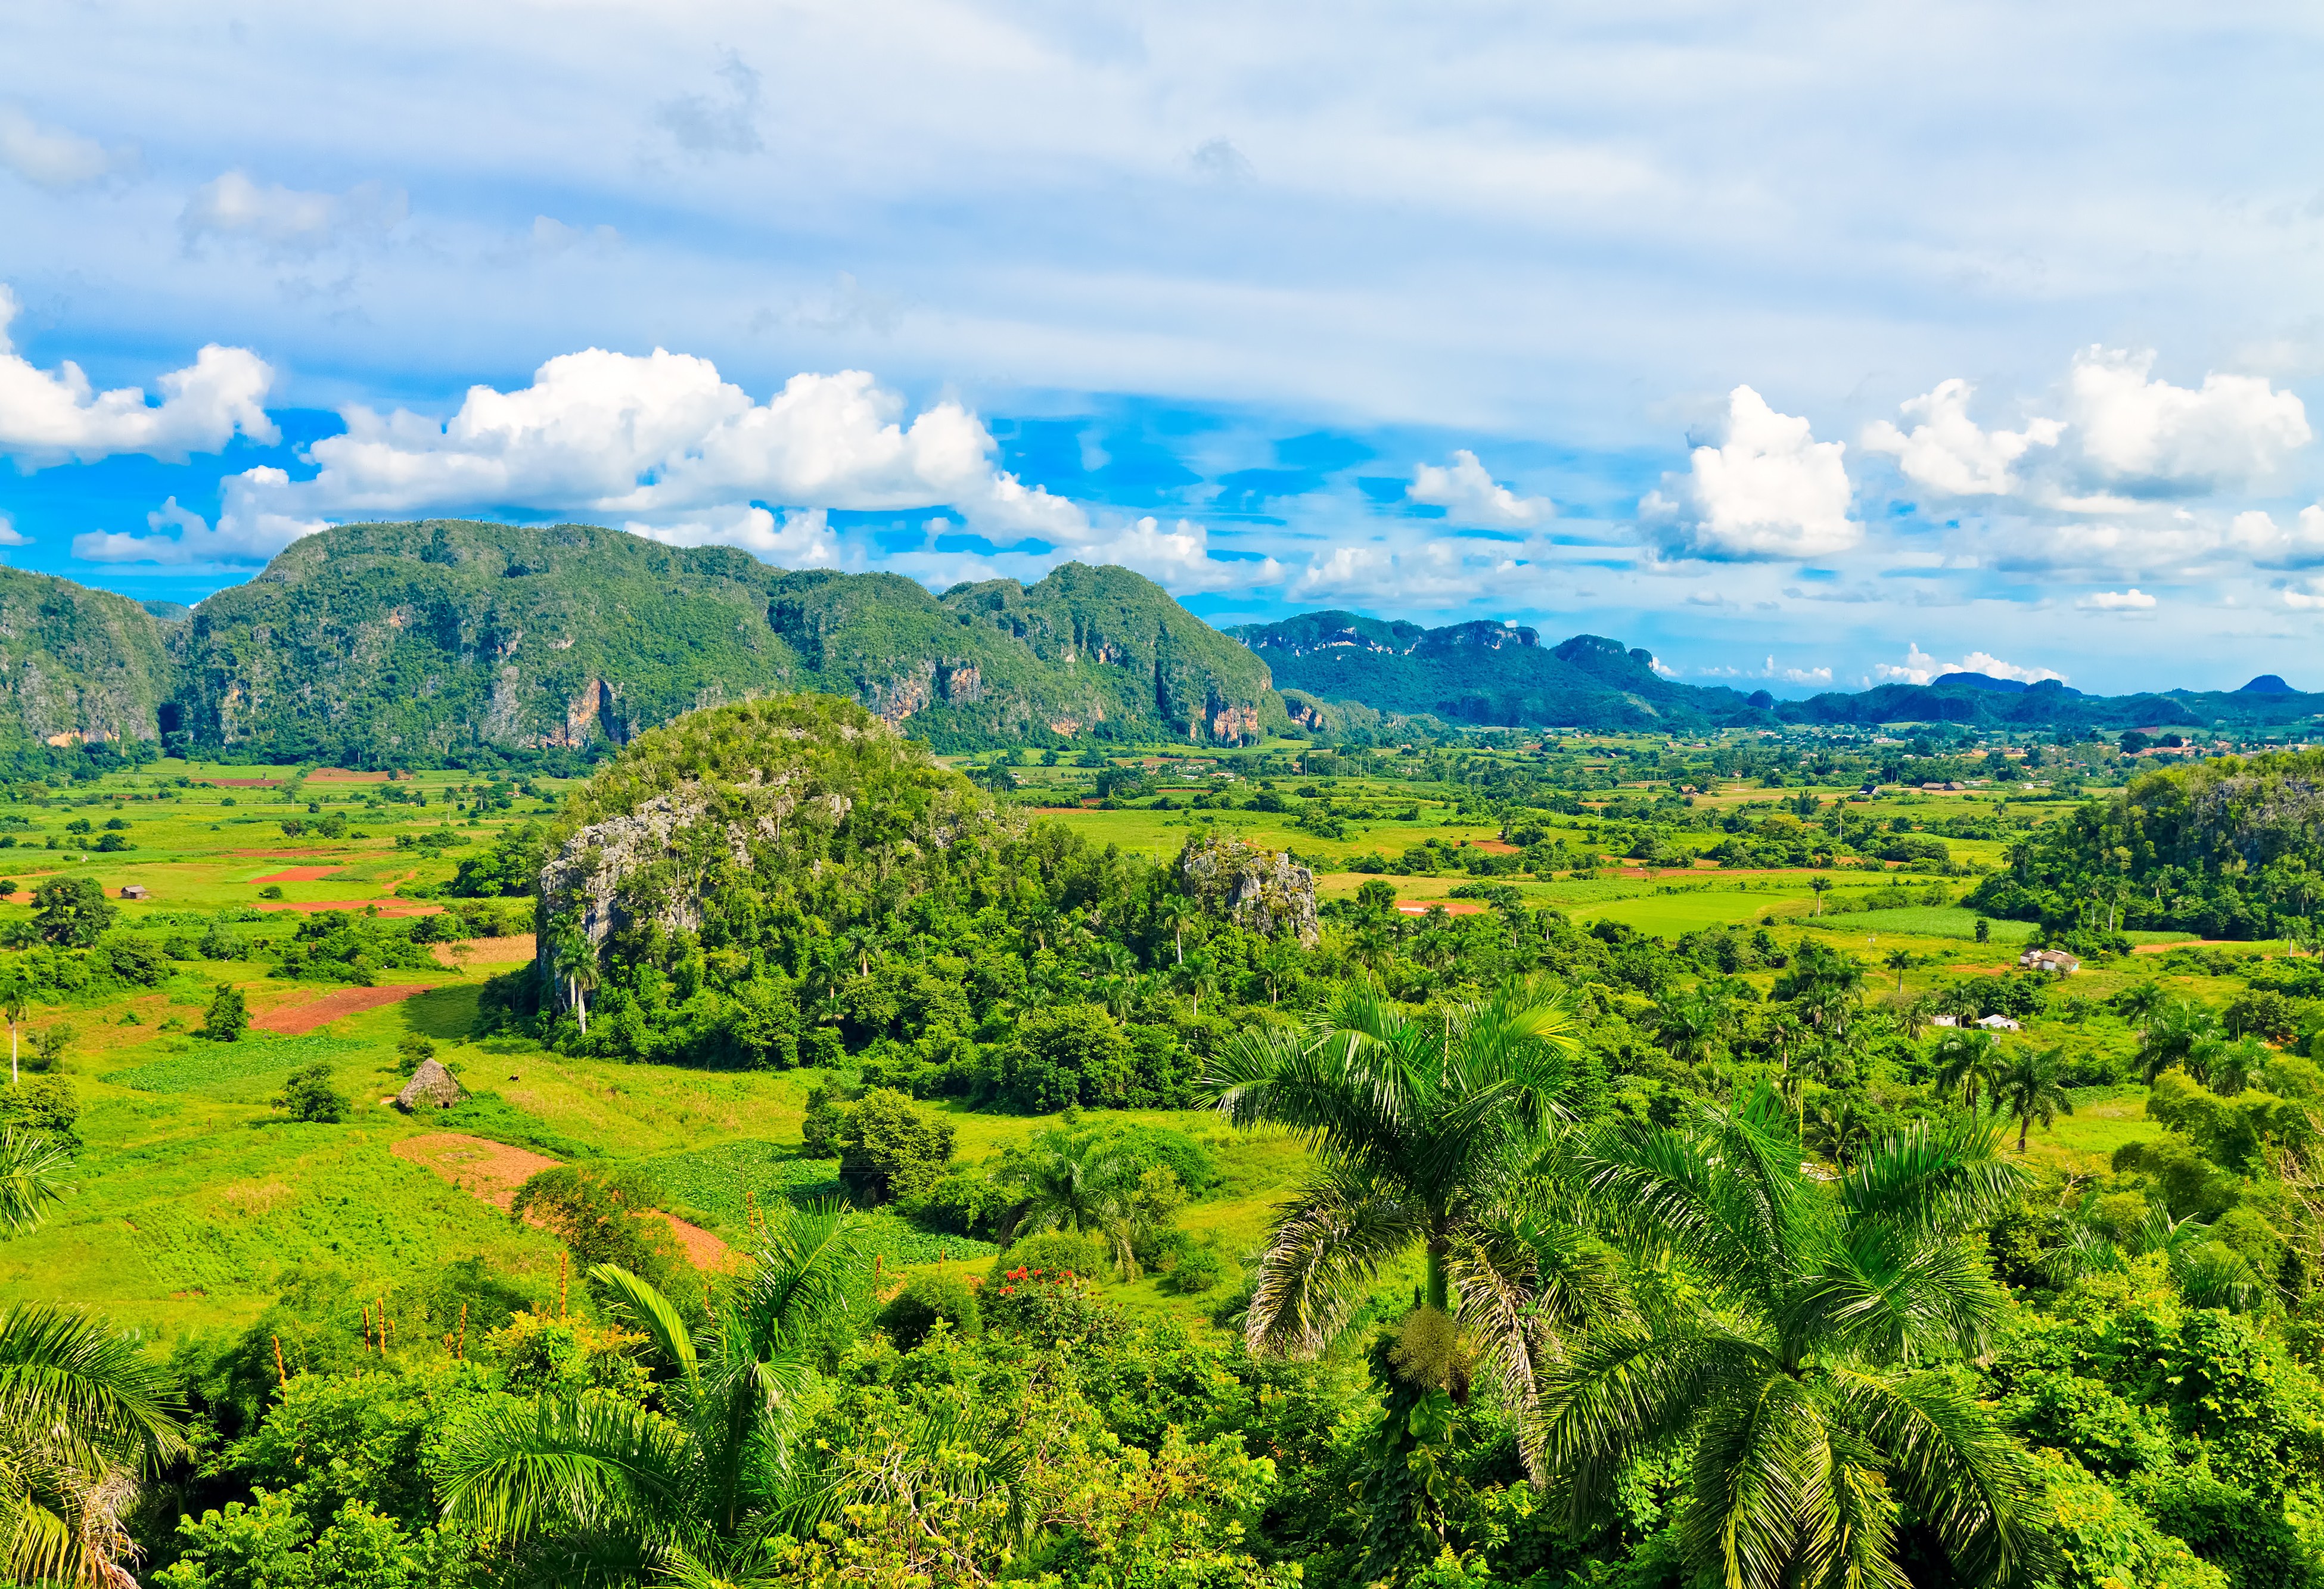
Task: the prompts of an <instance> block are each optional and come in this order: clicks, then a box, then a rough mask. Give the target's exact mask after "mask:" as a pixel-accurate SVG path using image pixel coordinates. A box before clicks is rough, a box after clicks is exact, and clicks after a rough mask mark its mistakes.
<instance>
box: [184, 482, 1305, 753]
mask: <svg viewBox="0 0 2324 1589" xmlns="http://www.w3.org/2000/svg"><path fill="white" fill-rule="evenodd" d="M148 623H149V626H150V625H151V620H148ZM170 643H171V647H172V648H173V649H174V650H175V653H176V656H177V659H178V661H179V664H180V687H179V690H178V693H177V695H176V699H175V705H176V707H177V708H178V711H177V713H176V716H177V720H178V721H177V724H176V726H179V727H182V728H183V729H184V730H187V731H188V732H189V733H190V735H191V736H192V739H193V742H194V743H196V744H198V745H202V746H215V747H218V748H221V749H231V750H234V751H235V752H237V753H242V754H256V755H260V756H263V757H270V758H274V759H278V760H306V759H315V760H327V761H337V762H343V763H347V764H350V765H353V764H357V763H362V764H366V765H372V766H377V765H380V764H382V763H383V762H388V761H413V762H428V761H435V760H440V759H442V758H447V757H453V756H459V755H463V754H466V753H471V752H474V751H475V750H477V749H497V750H503V751H515V750H539V749H587V748H589V747H590V746H592V745H594V744H602V743H604V742H608V741H610V742H613V743H621V742H624V741H626V740H628V739H632V738H633V737H634V736H635V735H637V734H638V733H640V732H641V731H642V730H645V729H647V728H650V727H653V726H655V725H658V724H660V723H665V722H668V721H670V720H671V719H673V718H675V717H677V716H678V714H679V713H681V712H687V711H691V710H693V709H694V708H696V707H699V706H711V705H716V704H718V703H722V702H726V701H734V700H740V699H743V698H747V697H750V696H752V695H759V694H765V693H773V692H784V691H794V690H815V691H824V692H828V693H833V694H838V695H844V696H846V697H848V698H850V699H853V700H855V701H859V702H861V703H863V704H864V705H865V706H867V707H869V708H871V710H872V711H874V712H878V713H879V714H880V715H881V716H882V717H885V718H887V719H888V720H889V721H891V722H904V721H909V722H910V725H911V731H912V732H913V733H915V734H916V735H918V736H921V737H924V738H928V739H933V740H935V741H936V742H938V743H941V744H944V745H945V746H947V747H963V746H973V745H979V744H986V743H1010V744H1017V743H1023V742H1026V741H1028V740H1030V741H1032V742H1034V743H1041V742H1044V741H1045V740H1049V739H1071V738H1074V737H1075V736H1078V735H1089V734H1096V735H1099V736H1102V737H1120V738H1124V739H1139V740H1150V739H1156V738H1159V737H1163V736H1166V735H1167V736H1169V737H1174V738H1179V739H1193V740H1196V741H1200V742H1212V741H1218V740H1225V741H1235V740H1240V739H1242V738H1244V737H1247V736H1255V735H1257V734H1258V733H1259V732H1261V731H1262V730H1264V729H1266V728H1268V727H1276V726H1282V725H1283V724H1284V722H1285V721H1286V720H1285V719H1284V717H1283V709H1282V704H1281V701H1280V699H1279V698H1278V697H1277V696H1276V695H1275V693H1274V692H1273V690H1272V688H1271V685H1270V681H1269V680H1268V675H1267V669H1266V667H1265V666H1264V665H1263V664H1261V663H1259V661H1258V660H1256V659H1255V658H1254V657H1251V656H1250V654H1249V653H1248V652H1246V651H1244V650H1243V649H1242V648H1240V647H1238V646H1236V645H1235V644H1234V643H1233V642H1231V640H1228V639H1227V638H1225V637H1223V636H1222V635H1220V634H1218V633H1217V632H1216V631H1215V630H1213V629H1210V628H1209V626H1207V625H1205V624H1204V623H1203V622H1202V620H1199V619H1197V618H1195V617H1194V615H1193V614H1191V613H1189V612H1187V611H1185V609H1184V608H1182V607H1180V606H1179V605H1178V604H1177V603H1176V602H1173V601H1172V600H1171V599H1170V598H1169V596H1168V595H1167V594H1166V593H1165V592H1163V591H1162V590H1161V589H1160V588H1159V587H1158V586H1157V585H1155V584H1153V583H1151V582H1149V581H1148V580H1145V579H1142V578H1140V577H1139V575H1137V574H1130V573H1129V572H1128V571H1126V570H1123V569H1118V568H1102V569H1099V568H1084V567H1080V566H1077V565H1068V566H1066V567H1065V568H1061V569H1059V570H1057V571H1056V572H1055V573H1053V574H1050V575H1049V577H1048V578H1047V579H1045V580H1043V581H1041V582H1040V583H1038V584H1036V585H1034V586H1032V587H1031V588H1030V589H1026V588H1024V587H1022V586H1020V585H1019V584H1018V583H1016V582H1015V581H1013V580H1010V581H995V582H991V583H985V584H979V585H966V586H962V587H960V588H959V589H956V590H954V591H953V592H950V593H948V594H947V595H945V597H943V598H941V599H939V598H937V597H936V596H932V595H930V594H929V593H928V592H927V591H926V590H924V589H923V588H922V587H920V586H919V585H918V584H916V583H913V582H912V581H910V580H908V579H903V578H900V577H899V576H897V575H895V574H835V573H829V572H813V573H801V574H790V573H785V572H783V571H782V570H779V569H775V568H770V567H768V566H766V565H764V564H761V563H760V562H758V561H756V560H755V559H753V558H752V557H751V556H748V555H746V554H744V553H742V552H739V551H735V550H733V549H732V548H729V547H665V546H661V545H659V544H658V543H656V542H653V541H648V540H643V539H641V538H640V537H636V536H632V535H627V534H623V533H622V532H620V531H617V530H609V529H600V528H593V527H590V526H587V525H558V526H555V527H553V528H542V529H527V528H515V527H512V526H509V525H502V524H480V523H473V522H465V521H442V520H438V521H430V522H425V523H416V524H359V525H348V526H345V527H342V528H337V529H333V530H329V531H327V532H325V533H324V534H321V535H317V536H311V537H308V538H306V539H304V540H301V541H300V542H299V543H297V544H296V545H294V546H292V547H291V548H290V549H289V550H287V551H285V552H284V553H282V555H281V556H279V557H277V558H275V560H274V561H273V562H272V564H270V565H268V566H267V568H266V570H265V571H264V572H263V574H260V575H259V576H258V577H257V578H256V579H254V580H253V581H252V582H251V583H248V584H246V585H241V586H237V587H235V589H232V590H227V591H221V592H218V593H217V595H215V596H212V597H211V598H210V599H209V600H208V601H206V602H203V603H202V604H201V606H200V608H199V609H198V611H196V613H195V614H194V616H193V618H192V619H191V620H190V621H189V622H186V623H184V624H178V625H171V628H170Z"/></svg>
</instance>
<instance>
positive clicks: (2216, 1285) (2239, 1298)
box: [2171, 1242, 2275, 1313]
mask: <svg viewBox="0 0 2324 1589" xmlns="http://www.w3.org/2000/svg"><path fill="white" fill-rule="evenodd" d="M2171 1281H2172V1284H2173V1285H2176V1286H2177V1287H2178V1288H2179V1295H2180V1296H2181V1298H2183V1299H2184V1300H2186V1302H2187V1305H2188V1306H2189V1307H2190V1308H2224V1309H2227V1311H2228V1312H2230V1313H2259V1312H2264V1311H2266V1310H2268V1309H2272V1308H2273V1306H2274V1305H2275V1289H2274V1288H2273V1286H2271V1285H2269V1284H2268V1283H2267V1281H2264V1280H2262V1279H2261V1278H2260V1276H2259V1272H2257V1271H2256V1270H2255V1269H2253V1268H2252V1266H2251V1263H2250V1261H2249V1260H2247V1259H2246V1258H2245V1256H2244V1255H2243V1254H2241V1253H2238V1252H2236V1250H2235V1249H2234V1248H2233V1247H2230V1246H2227V1245H2225V1244H2224V1243H2220V1242H2205V1243H2203V1244H2201V1245H2198V1246H2192V1247H2186V1248H2181V1249H2178V1250H2174V1251H2173V1252H2172V1254H2171Z"/></svg>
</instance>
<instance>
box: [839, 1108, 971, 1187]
mask: <svg viewBox="0 0 2324 1589" xmlns="http://www.w3.org/2000/svg"><path fill="white" fill-rule="evenodd" d="M952 1139H953V1129H952V1122H951V1121H949V1120H942V1119H938V1120H931V1119H929V1118H928V1117H927V1116H924V1115H922V1114H921V1113H920V1112H919V1111H918V1109H915V1108H913V1107H912V1102H911V1100H910V1099H909V1098H906V1097H905V1096H904V1095H903V1094H902V1093H900V1092H898V1091H896V1090H895V1089H894V1088H886V1087H882V1088H874V1089H873V1090H872V1091H871V1092H868V1093H866V1094H864V1095H863V1101H862V1103H860V1104H857V1105H856V1106H855V1107H854V1108H853V1109H851V1110H849V1111H848V1113H847V1119H846V1122H845V1124H844V1125H842V1126H841V1127H840V1129H839V1180H840V1184H841V1185H843V1186H844V1187H845V1188H846V1189H847V1190H848V1192H849V1194H850V1195H852V1196H853V1198H854V1199H855V1200H856V1201H857V1202H859V1203H862V1204H865V1205H867V1206H868V1205H872V1204H878V1203H886V1202H892V1201H895V1200H896V1199H900V1198H910V1197H913V1196H915V1195H916V1194H918V1193H919V1192H922V1191H925V1190H927V1189H928V1188H929V1187H931V1186H933V1185H935V1184H936V1180H938V1178H940V1177H941V1176H942V1175H943V1174H944V1168H945V1163H946V1162H949V1161H950V1160H951V1158H952Z"/></svg>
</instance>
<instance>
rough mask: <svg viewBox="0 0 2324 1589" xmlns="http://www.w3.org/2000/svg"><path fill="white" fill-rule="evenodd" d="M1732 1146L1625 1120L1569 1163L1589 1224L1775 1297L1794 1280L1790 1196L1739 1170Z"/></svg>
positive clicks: (1718, 1279) (1732, 1285)
mask: <svg viewBox="0 0 2324 1589" xmlns="http://www.w3.org/2000/svg"><path fill="white" fill-rule="evenodd" d="M1730 1145H1731V1144H1729V1142H1728V1141H1727V1140H1726V1139H1725V1136H1724V1135H1721V1136H1715V1137H1714V1136H1710V1135H1706V1134H1699V1133H1696V1132H1693V1131H1690V1130H1685V1129H1682V1128H1679V1127H1674V1126H1655V1125H1635V1124H1626V1125H1618V1126H1615V1127H1612V1128H1610V1129H1609V1130H1605V1131H1602V1132H1600V1133H1597V1134H1594V1135H1592V1136H1591V1138H1590V1139H1589V1140H1587V1141H1585V1142H1583V1143H1582V1144H1578V1145H1577V1146H1576V1147H1575V1148H1574V1149H1573V1151H1572V1170H1573V1172H1574V1174H1575V1176H1576V1177H1577V1179H1578V1180H1579V1181H1580V1182H1581V1184H1582V1185H1583V1186H1584V1187H1585V1188H1586V1189H1587V1190H1588V1194H1589V1199H1590V1206H1591V1221H1592V1223H1593V1224H1594V1225H1596V1226H1598V1227H1599V1228H1601V1229H1603V1230H1604V1231H1606V1232H1607V1233H1608V1234H1609V1235H1610V1236H1612V1237H1614V1238H1615V1239H1616V1241H1617V1242H1618V1243H1619V1244H1620V1245H1626V1246H1628V1247H1629V1248H1631V1249H1632V1250H1633V1251H1637V1252H1642V1253H1643V1252H1653V1251H1656V1250H1661V1249H1668V1250H1672V1251H1674V1252H1676V1253H1678V1254H1681V1255H1682V1256H1683V1257H1684V1258H1685V1259H1686V1260H1687V1261H1688V1262H1689V1263H1691V1264H1692V1265H1693V1266H1694V1267H1696V1268H1697V1269H1700V1270H1701V1272H1703V1273H1704V1274H1705V1275H1706V1276H1707V1277H1708V1278H1710V1279H1711V1281H1713V1282H1714V1283H1715V1284H1718V1285H1720V1286H1721V1287H1725V1288H1729V1289H1730V1290H1738V1291H1748V1292H1750V1293H1752V1294H1754V1295H1755V1296H1757V1297H1758V1298H1759V1299H1760V1300H1762V1301H1763V1302H1764V1301H1772V1300H1773V1299H1774V1298H1775V1297H1777V1296H1779V1295H1780V1294H1781V1293H1782V1291H1783V1290H1784V1287H1785V1285H1786V1283H1787V1281H1788V1275H1787V1273H1786V1272H1785V1270H1784V1264H1785V1263H1786V1262H1787V1260H1788V1257H1789V1246H1790V1242H1791V1238H1792V1236H1793V1235H1794V1232H1793V1231H1792V1230H1791V1228H1790V1216H1791V1212H1792V1209H1791V1206H1790V1205H1791V1200H1792V1199H1789V1198H1785V1199H1780V1200H1774V1201H1771V1200H1770V1199H1768V1198H1767V1197H1766V1196H1765V1195H1763V1190H1762V1189H1763V1187H1764V1185H1765V1184H1766V1182H1765V1178H1764V1177H1762V1176H1753V1175H1750V1174H1748V1173H1747V1174H1741V1175H1738V1173H1737V1172H1736V1169H1735V1165H1734V1162H1733V1160H1732V1159H1731V1158H1730V1156H1729V1147H1730ZM1745 1151H1747V1152H1748V1151H1749V1149H1748V1145H1747V1147H1746V1150H1745ZM1792 1172H1793V1175H1794V1178H1795V1179H1796V1177H1797V1174H1798V1171H1797V1166H1796V1160H1795V1161H1794V1168H1793V1171H1792Z"/></svg>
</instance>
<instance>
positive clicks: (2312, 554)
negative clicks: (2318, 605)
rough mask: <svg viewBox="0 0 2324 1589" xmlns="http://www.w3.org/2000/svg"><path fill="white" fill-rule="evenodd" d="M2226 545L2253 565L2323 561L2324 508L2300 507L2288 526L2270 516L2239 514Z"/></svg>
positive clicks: (2294, 565)
mask: <svg viewBox="0 0 2324 1589" xmlns="http://www.w3.org/2000/svg"><path fill="white" fill-rule="evenodd" d="M2227 542H2228V544H2229V545H2230V546H2232V547H2234V548H2235V549H2236V550H2237V551H2239V552H2242V553H2244V554H2245V555H2246V556H2248V557H2250V558H2251V559H2252V561H2253V562H2255V563H2258V564H2262V565H2270V566H2275V567H2300V566H2302V565H2307V564H2311V563H2319V562H2324V507H2315V506H2310V507H2306V508H2302V509H2301V510H2300V512H2299V514H2298V516H2297V517H2295V518H2294V519H2292V522H2291V523H2290V524H2289V525H2279V524H2277V523H2276V521H2275V519H2273V517H2272V516H2270V515H2269V514H2266V513H2264V512H2260V511H2257V510H2254V511H2252V512H2248V513H2238V514H2236V517H2235V519H2234V521H2233V522H2232V523H2231V524H2230V525H2229V526H2228V528H2227Z"/></svg>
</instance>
